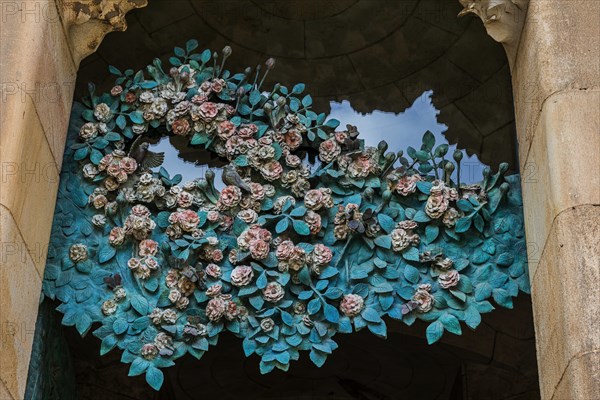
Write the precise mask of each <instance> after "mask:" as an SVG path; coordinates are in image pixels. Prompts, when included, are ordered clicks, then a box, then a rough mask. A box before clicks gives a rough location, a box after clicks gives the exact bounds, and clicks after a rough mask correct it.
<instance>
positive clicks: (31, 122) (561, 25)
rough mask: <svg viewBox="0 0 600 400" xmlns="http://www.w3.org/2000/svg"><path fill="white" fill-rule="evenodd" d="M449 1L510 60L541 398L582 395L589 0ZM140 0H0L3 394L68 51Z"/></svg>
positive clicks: (593, 115)
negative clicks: (479, 23)
mask: <svg viewBox="0 0 600 400" xmlns="http://www.w3.org/2000/svg"><path fill="white" fill-rule="evenodd" d="M461 3H463V5H464V6H465V7H466V8H465V9H466V10H467V11H466V12H469V13H474V14H476V15H478V16H480V17H482V18H483V20H484V24H485V27H486V28H487V29H488V32H489V33H490V35H491V36H492V37H493V38H494V39H496V40H498V41H500V42H502V43H503V44H504V46H505V49H506V52H507V55H508V59H509V61H510V66H511V72H512V84H513V94H514V99H515V107H514V108H515V114H516V127H517V132H518V142H519V161H520V165H521V171H522V178H523V182H522V183H523V193H524V204H525V216H526V225H527V226H526V230H527V235H528V242H529V244H528V246H529V248H528V250H529V258H530V268H531V270H530V276H531V280H532V298H533V307H534V310H533V312H534V318H535V327H536V344H537V351H538V354H537V356H538V365H539V371H540V390H541V395H542V398H543V399H548V400H550V399H556V400H562V399H565V400H567V399H568V400H570V399H591V398H595V397H596V396H597V394H598V393H600V371H599V369H598V365H600V342H599V339H598V338H599V337H600V332H599V331H598V324H597V321H598V317H599V315H598V312H599V309H600V307H599V306H600V304H599V302H600V300H599V299H600V293H599V289H598V284H597V282H598V280H599V278H600V270H599V268H600V256H599V253H598V248H599V247H600V242H598V238H599V237H600V232H599V231H598V226H599V225H600V211H599V210H600V178H599V177H600V174H598V172H599V171H600V157H599V155H598V152H599V151H600V135H599V133H598V126H600V121H599V119H598V118H599V115H600V112H599V111H600V87H599V86H598V85H599V82H600V65H599V59H598V55H599V54H600V28H599V25H598V23H597V19H598V15H599V14H600V3H599V2H598V1H596V0H579V1H576V2H573V1H565V0H530V1H529V2H528V3H529V4H527V2H526V1H514V0H513V1H511V0H504V1H500V0H495V1H491V0H477V1H468V2H467V1H464V2H463V1H461ZM145 4H146V1H144V0H101V1H100V0H98V1H67V0H39V1H25V0H22V1H7V0H2V1H0V6H1V14H0V17H1V19H2V22H1V32H0V33H1V44H0V51H1V53H0V66H1V71H0V78H1V83H2V93H1V94H2V105H1V116H0V130H1V134H0V166H1V183H0V184H1V186H0V246H1V247H0V323H1V324H2V325H1V326H2V328H1V329H2V330H1V331H0V333H1V336H0V350H1V351H0V398H2V399H4V398H6V399H22V398H24V390H25V383H26V379H27V369H28V365H29V358H30V352H31V346H32V340H33V336H34V335H33V332H34V327H35V319H36V313H37V309H38V300H39V293H40V287H41V278H42V276H43V269H44V265H45V249H46V248H47V242H48V237H49V234H50V225H51V222H52V215H53V207H54V199H55V196H56V189H57V184H58V180H57V177H58V171H59V170H60V163H61V159H62V153H63V146H64V140H65V134H66V131H67V129H66V127H67V123H68V121H67V119H68V116H69V110H70V106H71V102H72V97H73V89H74V86H75V78H76V74H77V70H78V68H79V64H80V61H81V59H82V58H83V57H85V56H87V55H88V54H91V53H93V52H94V51H95V49H96V48H97V47H98V45H99V44H100V42H101V40H102V38H103V37H104V35H106V34H107V33H108V32H110V31H112V30H123V29H125V20H124V15H125V13H126V12H128V11H129V10H131V9H133V8H137V7H142V6H144V5H145ZM471 4H473V5H471ZM284 11H285V10H284ZM331 13H332V15H334V14H335V13H336V10H332V11H331Z"/></svg>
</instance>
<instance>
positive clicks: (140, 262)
mask: <svg viewBox="0 0 600 400" xmlns="http://www.w3.org/2000/svg"><path fill="white" fill-rule="evenodd" d="M157 252H158V243H157V242H155V241H154V240H152V239H144V240H142V241H141V242H140V244H139V250H138V255H139V257H132V258H130V259H129V261H127V266H128V267H129V269H130V270H131V271H132V272H133V274H134V275H135V276H136V277H137V278H139V279H148V278H149V277H150V273H151V272H152V271H156V270H158V268H159V264H158V260H157V259H156V257H155V256H156V253H157Z"/></svg>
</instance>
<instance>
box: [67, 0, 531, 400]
mask: <svg viewBox="0 0 600 400" xmlns="http://www.w3.org/2000/svg"><path fill="white" fill-rule="evenodd" d="M202 3H203V2H184V1H181V2H174V3H172V4H171V6H168V7H167V6H163V7H162V8H161V7H160V6H158V5H157V6H153V5H152V3H151V4H150V6H149V7H148V8H147V9H142V10H139V12H135V13H133V14H131V16H130V18H129V19H130V20H129V25H130V29H129V31H127V32H126V33H124V34H120V35H110V36H109V37H108V38H107V39H106V40H105V41H104V42H103V43H102V44H101V45H100V47H99V49H98V51H97V52H96V53H94V54H92V55H91V56H90V57H89V58H88V59H86V60H84V61H83V62H82V64H81V67H80V72H79V78H78V86H77V88H81V87H83V84H84V82H85V81H86V80H94V81H98V77H102V76H106V75H107V74H104V73H99V72H98V71H99V70H100V69H104V70H106V66H107V63H109V64H113V65H117V66H126V65H131V66H134V65H132V63H131V60H132V58H135V60H140V63H141V64H144V63H146V62H147V61H148V59H149V57H150V56H151V55H152V54H164V53H165V52H166V49H167V46H169V48H170V46H172V45H173V44H175V43H177V42H178V41H179V42H181V41H184V40H185V39H186V38H187V37H186V36H189V37H198V38H199V39H200V40H201V42H203V34H202V33H200V34H199V33H197V31H196V29H198V28H199V27H202V29H206V31H205V33H206V37H207V38H211V41H213V42H211V43H210V44H209V43H206V44H205V43H204V42H203V45H205V46H206V47H210V48H218V46H217V45H216V44H213V43H219V41H220V40H225V39H229V40H232V38H234V37H235V34H236V33H235V32H234V33H232V34H231V35H234V36H231V35H229V34H227V32H222V31H221V30H219V29H216V28H215V26H214V25H215V24H219V23H220V24H226V23H225V22H224V21H227V24H229V26H231V25H232V23H235V21H236V19H235V18H236V17H235V13H234V12H233V11H232V10H234V9H235V8H233V7H232V8H231V9H230V10H229V11H227V9H226V7H224V9H225V10H224V12H225V16H222V15H219V14H218V12H219V11H223V10H221V9H215V10H214V11H215V12H214V13H211V12H210V11H211V10H210V9H206V8H205V7H208V6H207V4H202ZM206 3H208V2H206ZM341 3H343V2H340V4H341ZM347 3H348V4H346V5H344V6H342V5H340V6H338V7H334V6H331V8H332V9H331V10H324V11H323V10H320V9H319V12H318V13H319V14H320V13H321V12H323V13H324V14H325V16H326V17H325V18H323V19H324V20H325V21H327V22H325V23H324V26H327V25H328V24H329V23H330V22H331V23H332V25H334V26H335V18H336V17H338V16H339V15H343V14H344V13H348V14H349V15H352V13H356V14H357V15H358V16H362V17H363V18H365V19H367V20H369V18H366V17H364V12H367V11H373V10H372V9H373V7H366V8H364V9H362V8H358V9H356V8H354V7H358V5H357V4H356V3H360V2H347ZM363 3H364V2H363ZM409 3H411V4H409ZM156 4H158V2H157V3H156ZM253 6H254V7H255V8H254V9H252V11H251V13H250V15H251V17H250V21H245V22H248V24H249V28H248V29H250V28H252V27H253V26H255V23H256V20H259V21H263V20H268V19H269V18H272V19H273V26H274V28H273V29H275V28H276V27H277V24H281V20H284V21H287V24H286V25H285V26H284V27H283V28H284V30H287V29H290V24H291V25H292V26H293V24H294V21H296V22H297V21H301V22H302V24H300V25H302V26H303V27H304V29H305V34H304V35H303V39H304V43H305V45H304V52H305V53H304V56H302V55H301V54H300V53H299V54H298V55H294V54H293V51H292V54H291V55H289V54H286V51H287V50H286V49H281V53H280V54H276V55H280V57H281V58H280V64H281V65H279V66H278V69H279V70H281V71H288V72H285V73H287V74H289V75H288V76H287V77H286V76H283V78H282V77H281V75H280V76H278V77H277V80H283V81H285V80H290V79H293V80H304V81H306V82H307V83H309V85H310V87H313V88H315V89H316V90H317V93H318V98H319V99H320V100H321V105H323V106H324V107H325V108H326V107H327V106H328V101H329V100H342V99H347V100H349V101H351V104H353V106H355V109H356V110H357V111H359V112H361V113H369V112H372V111H373V110H374V109H377V110H384V111H388V112H394V113H399V112H401V111H402V110H403V109H404V108H405V107H406V106H408V105H409V104H410V102H412V100H413V99H414V98H413V96H416V95H418V94H420V91H421V89H429V88H431V89H433V90H434V104H435V105H436V106H437V107H438V108H439V109H440V110H441V115H440V120H441V121H442V122H444V123H446V124H447V125H448V126H450V131H449V133H448V135H447V137H448V139H449V140H450V141H451V142H456V143H458V146H459V147H461V148H465V149H467V150H468V151H470V152H472V153H475V154H478V155H480V156H481V159H482V160H484V161H486V162H487V163H490V164H494V163H497V162H498V161H500V160H503V159H506V154H511V155H512V158H513V165H514V166H515V168H516V165H517V162H516V155H515V154H516V150H515V147H514V144H515V134H514V116H513V115H514V111H513V109H512V95H511V90H510V75H509V66H508V64H507V63H506V60H505V58H504V55H503V54H502V50H501V48H500V47H499V46H498V45H496V44H494V43H493V42H491V41H490V40H489V38H487V37H486V36H485V35H484V34H483V31H482V30H483V29H482V28H481V26H480V24H478V23H476V21H475V22H473V21H470V22H466V23H456V24H454V23H448V20H449V19H450V20H452V18H454V17H453V16H454V15H455V14H457V12H458V11H459V10H460V7H458V6H456V5H446V4H443V5H442V4H441V3H438V2H428V1H415V2H414V3H413V2H406V4H403V12H406V13H407V14H406V15H404V14H402V15H401V16H400V17H401V18H399V20H398V21H391V20H393V18H390V20H388V21H385V22H386V23H389V24H390V26H389V27H388V29H387V30H385V29H382V31H381V32H380V35H379V36H380V37H379V38H377V40H374V41H373V42H372V43H369V42H368V40H366V39H371V35H375V33H370V32H367V33H365V32H364V31H361V30H360V29H357V32H362V33H363V34H364V36H366V37H365V38H363V39H364V41H365V43H364V45H363V46H362V47H360V46H359V48H356V49H348V50H345V49H343V46H341V45H340V46H336V47H334V48H331V49H320V48H319V47H318V46H317V48H316V49H312V50H310V51H312V52H313V53H311V54H310V55H308V49H307V47H306V43H307V42H306V41H307V40H309V41H310V43H315V44H317V43H316V42H318V39H319V38H320V37H328V38H329V37H331V36H330V34H329V33H328V32H322V33H321V35H322V36H319V35H317V34H316V33H315V32H319V29H323V27H322V26H318V21H319V20H320V18H317V17H316V14H317V11H315V8H312V9H311V7H310V6H306V8H304V7H299V9H298V10H296V11H294V10H293V9H287V8H286V9H280V8H278V7H277V4H276V3H273V4H270V5H269V6H268V7H267V6H264V5H263V6H262V7H261V6H259V5H257V4H254V3H253ZM180 7H181V8H182V9H185V10H188V11H182V9H180ZM188 7H191V8H189V9H188ZM203 7H204V8H203ZM173 8H175V10H173ZM353 8H354V11H352V10H353ZM378 12H379V13H383V14H386V13H385V10H384V11H381V10H378ZM168 14H172V17H173V18H172V19H171V20H163V21H162V22H160V19H161V18H163V19H164V18H166V17H165V15H168ZM252 14H256V15H255V16H254V19H253V17H252ZM379 15H381V14H379ZM201 16H202V17H201ZM208 16H210V17H208ZM269 16H271V17H269ZM180 17H181V18H180ZM213 17H214V18H216V19H217V22H216V23H213V24H212V25H211V23H210V19H211V18H213ZM228 18H229V20H228ZM223 19H224V20H223ZM315 21H317V22H315ZM452 21H453V20H452ZM311 23H313V24H314V25H315V27H314V28H313V29H314V31H313V32H312V35H317V36H312V38H314V42H313V41H311V36H310V34H308V36H307V32H309V33H310V32H311V31H310V30H307V29H306V27H307V25H310V24H311ZM152 24H156V25H154V26H152ZM226 26H227V25H226ZM240 26H241V27H245V25H244V24H243V23H242V24H240ZM344 28H345V26H340V27H338V28H337V29H334V30H333V32H334V33H335V32H339V31H343V30H344ZM365 29H366V28H365ZM211 32H212V33H211ZM244 33H245V32H241V33H240V32H237V35H239V36H241V37H245V36H246V35H245V34H244ZM270 34H273V35H275V36H277V37H278V38H280V37H284V36H285V35H284V36H279V35H277V33H272V32H271V33H270ZM423 37H424V38H426V39H427V40H430V42H428V43H429V44H431V45H432V46H431V48H430V47H427V43H425V44H422V43H421V45H422V46H425V48H426V49H427V50H428V51H429V50H430V51H431V52H430V53H429V54H426V55H425V56H423V58H422V59H411V55H412V54H413V53H418V47H419V46H418V45H415V43H420V42H419V40H420V38H423ZM440 38H443V40H439V42H442V43H443V45H439V44H438V43H436V39H440ZM255 40H256V41H257V43H258V44H260V43H261V40H265V39H264V38H262V39H261V38H258V39H256V38H255ZM290 40H298V39H297V38H292V39H290ZM355 41H356V42H360V39H356V38H354V37H353V38H351V40H349V41H348V43H354V42H355ZM233 42H234V43H235V44H238V45H239V47H240V48H241V49H243V50H242V51H244V50H246V51H247V54H242V56H241V59H240V60H239V62H241V63H245V64H248V63H253V64H256V63H258V62H259V60H260V59H262V58H263V57H264V56H265V55H269V54H270V50H269V49H268V48H266V49H264V48H260V47H258V48H253V47H252V45H251V44H245V43H237V42H236V41H235V40H233ZM323 42H324V43H325V41H323ZM342 42H343V39H342V38H340V39H338V40H336V43H342ZM132 43H142V44H144V46H140V47H138V46H136V48H135V49H133V51H134V52H136V53H134V55H133V56H132V53H131V50H132ZM224 43H227V42H226V41H224ZM449 43H450V44H451V45H449ZM474 43H477V44H474ZM161 46H165V47H161ZM403 46H404V48H403ZM397 48H403V50H404V53H403V54H400V55H397V56H398V57H399V58H398V59H397V60H394V58H393V55H394V54H395V52H396V51H395V50H396V49H397ZM473 48H475V49H477V51H473ZM157 50H158V51H157ZM236 50H237V49H236ZM319 51H321V52H322V53H319ZM428 51H425V53H428ZM137 52H139V53H137ZM328 52H332V53H333V54H332V55H331V56H329V55H328ZM361 53H363V54H361ZM482 54H483V55H482ZM353 55H354V56H355V57H356V59H353V57H352V56H353ZM386 56H388V57H390V59H391V60H386V61H389V65H385V63H384V62H383V60H385V57H386ZM469 57H478V59H477V63H474V62H472V61H471V60H470V59H469ZM337 59H345V60H347V62H349V64H348V65H344V66H341V68H339V69H338V65H337V64H336V63H338V62H342V61H339V60H337ZM248 60H252V62H248ZM323 60H326V61H327V62H325V63H323ZM406 60H409V61H411V62H412V63H413V65H409V66H408V67H406V70H402V71H397V70H395V68H394V67H395V66H398V65H402V67H405V65H403V61H406ZM344 62H346V61H344ZM370 63H374V65H370ZM409 64H410V63H409ZM361 66H362V70H361ZM449 66H451V67H449ZM447 67H449V68H447ZM344 69H347V70H349V71H351V73H352V74H353V75H350V76H348V77H346V79H347V81H346V82H345V84H344V83H343V84H337V86H336V85H334V87H333V88H331V89H329V90H330V91H327V90H326V89H325V90H324V89H321V88H322V87H324V86H326V85H324V82H326V81H332V80H335V79H337V78H338V77H339V76H342V75H343V74H342V73H340V71H343V70H344ZM382 69H383V70H387V71H386V73H388V74H389V77H388V76H385V75H386V73H382V74H380V75H378V72H379V71H381V70H382ZM322 71H324V72H329V73H330V74H331V75H327V73H322ZM303 73H304V74H306V75H304V76H302V74H303ZM295 74H297V76H295ZM312 76H317V78H318V79H316V80H314V83H312V84H310V82H311V80H312ZM286 78H287V79H286ZM320 79H322V80H320ZM369 79H372V80H373V81H369ZM357 82H358V86H356V87H355V88H353V89H352V88H351V89H348V85H350V84H356V83H357ZM448 82H451V83H450V84H448ZM456 82H459V83H458V84H456ZM77 93H78V92H77V90H76V97H77ZM435 93H440V94H441V95H440V96H438V97H436V96H435ZM492 119H493V121H492ZM507 138H510V139H509V140H507ZM499 146H502V147H504V148H503V151H502V152H499V151H497V150H498V147H499ZM527 303H528V302H527V301H525V302H523V304H519V306H518V313H520V314H521V315H520V316H519V318H522V322H523V324H522V325H521V326H517V327H513V328H511V329H510V332H507V331H505V330H503V328H500V326H504V325H505V323H506V321H504V322H500V321H502V317H498V319H499V321H495V320H494V318H495V315H494V316H490V318H489V320H488V321H486V324H487V327H486V328H485V331H487V332H485V333H484V332H481V331H478V332H477V333H475V334H474V335H471V336H464V337H462V338H459V339H456V340H452V339H450V340H448V339H446V342H447V343H446V344H447V346H446V349H447V350H448V351H450V352H451V353H452V352H455V353H456V354H457V355H459V356H460V357H464V359H465V360H467V361H466V362H467V364H469V365H480V366H483V367H474V368H475V369H476V371H475V372H473V371H471V372H470V373H471V374H474V375H471V376H477V374H478V373H480V372H481V371H483V370H485V369H486V368H488V369H489V370H491V371H495V372H491V373H494V374H496V376H497V377H499V376H500V375H501V374H502V373H506V374H507V375H508V376H512V375H511V374H515V375H514V376H518V377H520V378H523V377H525V379H524V380H523V381H522V382H520V383H519V384H517V385H515V387H518V389H516V388H515V389H514V393H519V392H523V390H525V392H527V393H530V394H531V395H532V396H535V386H536V385H535V381H536V370H535V360H534V358H532V357H534V352H533V330H532V325H531V311H530V309H529V305H528V304H527ZM504 318H508V319H512V318H515V314H510V315H509V316H508V317H506V316H504ZM524 327H526V328H524ZM421 328H422V327H421ZM487 328H489V329H487ZM414 329H419V327H416V328H414ZM414 329H413V328H411V329H406V328H400V327H399V328H398V332H399V333H401V334H403V335H409V336H410V335H414V334H415V330H414ZM513 329H514V330H513ZM392 340H393V339H392ZM409 341H410V340H409ZM474 343H475V345H473V344H474ZM497 346H498V347H497ZM503 346H504V347H503ZM515 348H517V349H522V350H515ZM511 353H512V355H513V356H514V353H518V354H519V356H521V357H524V359H521V358H517V357H511ZM531 360H533V363H532V361H531ZM523 362H525V364H526V365H528V367H527V368H524V369H523V367H522V365H523ZM470 363H473V364H470ZM486 366H487V367H486ZM477 368H482V369H480V370H477ZM500 370H503V371H504V372H502V373H500V372H499V371H500ZM507 371H508V372H507ZM488 372H489V371H488ZM468 374H469V373H466V375H467V376H468ZM505 379H506V378H505V377H502V379H500V380H501V381H503V382H506V381H508V380H505ZM532 383H533V384H532ZM519 385H522V386H519ZM523 388H525V389H523ZM465 390H466V389H465ZM471 390H474V391H473V392H470V395H471V396H475V395H476V394H477V393H478V392H476V391H475V390H479V388H477V387H476V386H471ZM532 393H533V394H532ZM473 398H476V397H473ZM532 398H535V397H532Z"/></svg>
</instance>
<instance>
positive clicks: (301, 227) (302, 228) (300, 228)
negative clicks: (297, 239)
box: [294, 220, 310, 236]
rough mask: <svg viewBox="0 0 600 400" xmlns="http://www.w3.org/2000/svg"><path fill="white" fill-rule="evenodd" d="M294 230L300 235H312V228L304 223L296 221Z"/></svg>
mask: <svg viewBox="0 0 600 400" xmlns="http://www.w3.org/2000/svg"><path fill="white" fill-rule="evenodd" d="M294 230H295V231H296V233H297V234H298V235H302V236H308V235H310V228H309V226H308V224H307V223H306V222H304V221H299V220H294Z"/></svg>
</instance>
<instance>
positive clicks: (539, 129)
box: [461, 0, 600, 400]
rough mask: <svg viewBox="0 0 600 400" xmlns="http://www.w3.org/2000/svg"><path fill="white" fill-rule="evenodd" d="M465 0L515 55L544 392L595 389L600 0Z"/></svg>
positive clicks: (588, 395) (581, 394) (598, 369)
mask: <svg viewBox="0 0 600 400" xmlns="http://www.w3.org/2000/svg"><path fill="white" fill-rule="evenodd" d="M461 3H463V5H464V6H465V13H466V12H473V13H475V14H477V15H478V16H480V17H481V18H482V20H483V21H484V24H485V26H486V28H487V30H488V33H490V35H491V36H492V37H494V38H495V39H497V40H499V41H500V42H501V43H502V44H503V45H504V46H505V49H506V50H507V55H508V57H509V60H510V61H511V70H512V80H513V92H514V98H515V112H516V124H517V133H518V140H519V160H520V167H521V176H522V185H523V199H524V210H525V222H526V233H527V241H528V254H529V262H530V277H531V285H532V301H533V312H534V322H535V330H536V347H537V357H538V366H539V374H540V391H541V394H542V399H544V400H551V399H552V400H575V399H596V398H598V396H600V87H599V85H600V56H599V55H600V24H598V17H599V16H600V2H598V1H597V0H577V1H570V0H530V1H529V7H528V9H527V4H526V3H527V2H526V1H525V2H520V1H516V0H477V1H466V0H461ZM519 3H520V4H519ZM471 4H473V5H471ZM498 32H502V34H501V35H498V34H497V33H498Z"/></svg>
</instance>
